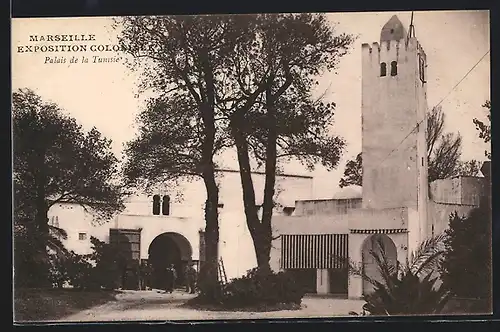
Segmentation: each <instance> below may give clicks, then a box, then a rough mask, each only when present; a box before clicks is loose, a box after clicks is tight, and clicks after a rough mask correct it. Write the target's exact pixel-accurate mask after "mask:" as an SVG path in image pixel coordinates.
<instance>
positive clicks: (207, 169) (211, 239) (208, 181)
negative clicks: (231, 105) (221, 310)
mask: <svg viewBox="0 0 500 332" xmlns="http://www.w3.org/2000/svg"><path fill="white" fill-rule="evenodd" d="M200 58H201V60H202V70H203V78H204V81H205V83H206V87H205V91H203V89H201V97H202V100H203V104H202V106H201V107H200V111H201V118H202V119H203V124H204V129H203V130H204V136H205V137H204V141H203V146H202V167H203V170H202V176H203V180H204V183H205V188H206V191H207V202H206V206H205V222H206V225H205V254H206V262H205V264H204V265H203V268H202V271H200V272H201V273H200V274H201V275H202V278H203V282H202V284H201V285H200V286H201V288H202V292H203V295H204V296H205V297H206V298H207V300H212V301H213V300H215V299H216V296H217V292H218V288H219V287H218V280H217V264H218V257H219V253H218V247H219V216H218V211H217V208H218V205H219V188H218V186H217V183H216V181H215V167H214V162H213V154H214V144H215V135H216V128H215V114H214V113H215V87H214V77H213V70H212V68H211V66H210V61H209V58H208V52H204V53H203V54H201V56H200Z"/></svg>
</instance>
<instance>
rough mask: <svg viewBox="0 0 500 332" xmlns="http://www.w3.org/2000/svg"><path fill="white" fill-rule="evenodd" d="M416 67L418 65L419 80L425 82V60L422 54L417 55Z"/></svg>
mask: <svg viewBox="0 0 500 332" xmlns="http://www.w3.org/2000/svg"><path fill="white" fill-rule="evenodd" d="M418 62H419V63H418V67H419V73H420V80H421V81H422V83H425V62H424V58H423V57H422V56H419V58H418Z"/></svg>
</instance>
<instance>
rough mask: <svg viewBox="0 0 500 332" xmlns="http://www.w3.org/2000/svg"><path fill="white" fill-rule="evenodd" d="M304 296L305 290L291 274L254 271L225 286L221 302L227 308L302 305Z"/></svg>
mask: <svg viewBox="0 0 500 332" xmlns="http://www.w3.org/2000/svg"><path fill="white" fill-rule="evenodd" d="M304 295H305V290H304V288H303V287H302V286H301V284H299V283H298V282H296V281H295V279H294V278H293V277H292V276H291V275H290V274H289V273H287V272H278V273H274V272H271V271H268V272H262V271H260V270H259V269H252V270H250V271H248V273H247V274H246V275H245V276H243V277H241V278H236V279H233V280H231V282H229V283H228V284H227V285H225V286H223V288H222V298H221V301H220V302H221V304H222V305H223V306H224V307H227V308H244V307H252V306H262V305H264V306H275V305H279V304H297V305H300V303H301V301H302V298H303V297H304Z"/></svg>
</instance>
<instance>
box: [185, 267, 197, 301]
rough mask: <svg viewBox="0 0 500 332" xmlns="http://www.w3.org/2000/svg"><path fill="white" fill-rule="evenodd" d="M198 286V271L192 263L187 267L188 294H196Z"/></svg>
mask: <svg viewBox="0 0 500 332" xmlns="http://www.w3.org/2000/svg"><path fill="white" fill-rule="evenodd" d="M195 285H196V270H195V269H194V267H193V265H192V263H188V265H187V266H186V286H187V287H186V292H188V293H190V294H194V293H195Z"/></svg>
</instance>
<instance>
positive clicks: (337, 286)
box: [328, 268, 349, 295]
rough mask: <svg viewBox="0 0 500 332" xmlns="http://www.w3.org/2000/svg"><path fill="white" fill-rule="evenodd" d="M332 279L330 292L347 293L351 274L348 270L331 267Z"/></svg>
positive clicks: (336, 293) (329, 272) (330, 275)
mask: <svg viewBox="0 0 500 332" xmlns="http://www.w3.org/2000/svg"><path fill="white" fill-rule="evenodd" d="M328 274H329V277H330V278H329V279H330V294H334V295H347V292H348V281H349V275H348V270H347V269H346V268H344V269H330V270H328Z"/></svg>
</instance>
